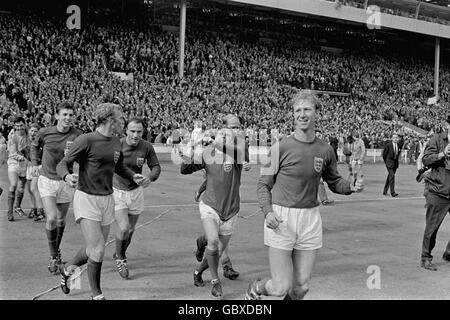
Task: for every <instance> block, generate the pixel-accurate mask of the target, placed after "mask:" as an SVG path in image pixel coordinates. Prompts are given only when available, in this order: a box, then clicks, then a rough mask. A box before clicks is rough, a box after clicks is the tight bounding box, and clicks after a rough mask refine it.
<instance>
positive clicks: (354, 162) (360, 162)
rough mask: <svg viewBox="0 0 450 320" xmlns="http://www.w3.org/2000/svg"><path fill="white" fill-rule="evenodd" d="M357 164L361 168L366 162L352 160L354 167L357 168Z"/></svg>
mask: <svg viewBox="0 0 450 320" xmlns="http://www.w3.org/2000/svg"><path fill="white" fill-rule="evenodd" d="M356 164H359V165H360V166H362V165H363V164H364V160H355V159H352V166H356Z"/></svg>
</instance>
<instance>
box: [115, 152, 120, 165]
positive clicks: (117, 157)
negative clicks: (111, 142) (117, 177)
mask: <svg viewBox="0 0 450 320" xmlns="http://www.w3.org/2000/svg"><path fill="white" fill-rule="evenodd" d="M119 157H120V151H114V163H117V161H119Z"/></svg>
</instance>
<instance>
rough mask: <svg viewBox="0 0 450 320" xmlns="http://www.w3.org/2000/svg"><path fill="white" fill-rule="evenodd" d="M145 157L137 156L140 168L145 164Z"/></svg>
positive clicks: (137, 163)
mask: <svg viewBox="0 0 450 320" xmlns="http://www.w3.org/2000/svg"><path fill="white" fill-rule="evenodd" d="M144 162H145V159H144V158H136V165H137V166H138V167H139V168H140V167H142V166H143V165H144Z"/></svg>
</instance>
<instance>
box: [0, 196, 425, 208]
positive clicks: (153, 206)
mask: <svg viewBox="0 0 450 320" xmlns="http://www.w3.org/2000/svg"><path fill="white" fill-rule="evenodd" d="M400 200H425V197H405V198H392V197H389V198H388V197H386V198H365V199H343V200H337V199H336V200H334V203H340V202H343V203H344V202H345V203H357V202H363V201H400ZM247 204H248V205H256V204H259V203H258V202H243V203H241V205H247ZM197 206H198V204H195V203H186V204H158V205H151V206H144V208H174V207H197ZM70 209H72V207H70ZM7 211H8V210H5V209H1V210H0V212H7Z"/></svg>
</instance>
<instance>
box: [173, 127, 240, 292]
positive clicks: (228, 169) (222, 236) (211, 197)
mask: <svg viewBox="0 0 450 320" xmlns="http://www.w3.org/2000/svg"><path fill="white" fill-rule="evenodd" d="M224 137H225V143H223V141H224ZM234 138H235V136H234V134H233V131H232V130H231V129H227V128H224V129H221V130H220V131H219V132H218V134H217V135H216V139H215V140H214V141H213V142H212V143H210V144H209V145H208V146H207V147H205V148H204V150H203V152H202V153H201V154H200V158H199V159H198V158H196V157H192V156H191V155H188V156H184V157H183V161H184V162H183V163H182V164H181V169H180V171H181V173H182V174H190V173H193V172H195V171H198V170H202V169H205V170H206V179H207V184H206V191H205V195H204V196H203V199H202V201H201V202H200V204H199V211H200V217H201V220H202V225H203V230H204V233H205V235H206V239H207V247H206V251H205V256H206V257H205V258H204V259H203V261H202V262H201V263H200V265H199V266H198V268H197V269H196V270H194V282H195V283H198V284H199V285H201V284H203V279H202V278H201V274H202V272H203V271H204V270H206V268H208V266H209V268H210V271H211V277H212V280H211V284H212V289H211V294H212V295H213V296H214V297H216V298H221V297H222V295H223V291H222V285H221V283H220V280H219V276H218V264H219V259H220V255H221V254H222V252H223V250H224V248H226V247H227V245H228V242H229V240H230V238H231V234H232V233H233V230H234V228H235V225H236V222H237V214H238V212H239V208H240V194H239V188H240V184H241V172H242V168H243V165H242V164H243V162H244V154H245V142H244V141H242V143H240V142H241V141H239V140H238V141H237V143H234V141H235V139H234ZM240 140H242V139H240ZM192 154H194V155H195V154H196V153H194V152H192Z"/></svg>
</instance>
